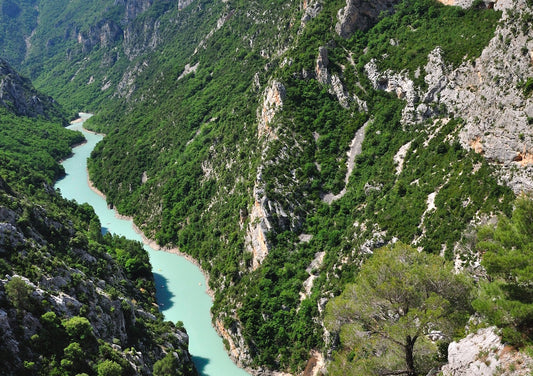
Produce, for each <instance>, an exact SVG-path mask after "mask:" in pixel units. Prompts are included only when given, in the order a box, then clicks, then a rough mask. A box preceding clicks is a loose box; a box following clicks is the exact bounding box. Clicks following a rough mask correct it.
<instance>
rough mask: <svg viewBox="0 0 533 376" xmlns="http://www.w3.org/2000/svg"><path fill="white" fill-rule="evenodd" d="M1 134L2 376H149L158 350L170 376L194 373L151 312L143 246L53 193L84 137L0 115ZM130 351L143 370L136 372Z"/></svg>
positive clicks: (170, 329) (171, 328) (169, 328)
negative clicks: (169, 361)
mask: <svg viewBox="0 0 533 376" xmlns="http://www.w3.org/2000/svg"><path fill="white" fill-rule="evenodd" d="M18 90H20V91H23V89H22V88H18ZM0 134H1V137H0V216H1V220H0V221H1V226H0V274H1V275H2V276H3V277H4V276H7V277H6V278H7V279H5V280H2V281H1V282H0V310H1V311H2V315H3V316H2V317H3V325H2V338H3V340H2V343H0V363H1V364H2V369H1V370H0V374H2V375H76V374H80V373H85V374H87V375H112V374H113V375H123V376H124V375H134V374H150V373H151V366H152V365H154V364H155V363H156V362H157V361H158V360H161V359H163V358H164V357H165V354H166V352H169V353H172V352H176V353H177V354H179V356H180V359H181V360H180V361H179V362H174V363H173V364H174V365H175V367H174V368H173V371H172V373H171V374H172V375H193V374H196V372H195V370H194V366H193V365H192V362H190V361H186V357H185V351H186V346H185V345H183V344H182V343H181V342H180V340H179V338H178V337H177V336H176V335H175V334H174V332H176V331H177V330H181V329H182V328H181V327H180V326H181V325H179V324H178V326H176V325H174V324H173V323H170V322H164V321H163V316H162V315H161V314H160V313H159V310H158V307H157V304H156V300H155V283H154V279H153V276H152V272H151V265H150V263H149V259H148V255H147V253H146V251H145V250H144V248H143V246H142V244H140V243H138V242H132V241H129V240H126V239H124V238H120V237H118V236H113V235H110V234H106V235H105V236H102V233H101V227H100V222H99V220H98V217H97V216H96V214H95V213H94V211H93V209H92V208H91V207H90V206H89V205H88V204H83V205H78V204H77V203H75V202H72V201H67V200H64V199H63V198H61V196H60V194H59V193H58V192H56V191H54V189H53V188H52V185H53V183H54V181H55V180H56V179H57V178H58V177H60V176H61V174H62V173H64V171H63V169H62V167H61V166H60V165H59V161H60V160H61V159H63V158H66V157H68V155H69V154H70V153H71V147H72V146H73V145H75V144H78V143H80V142H82V141H84V138H83V136H82V135H81V134H80V133H79V132H72V131H70V130H67V129H65V128H63V126H62V125H61V122H52V121H49V120H45V119H44V118H42V117H37V118H27V117H22V116H17V115H14V114H13V113H11V112H9V111H8V110H7V109H5V108H0ZM102 320H103V321H107V322H106V325H105V326H102ZM114 320H118V321H119V322H121V320H122V322H123V325H124V329H125V332H124V333H123V334H122V335H121V334H120V326H117V327H116V328H114V327H113V322H114ZM29 323H31V324H29ZM119 336H120V339H119V338H117V337H119ZM113 346H114V347H113ZM138 350H139V351H142V353H143V358H144V362H145V363H146V366H144V368H143V369H135V368H134V365H135V366H136V365H138V361H137V360H136V359H135V358H134V357H133V355H134V354H135V353H136V352H137V351H138ZM132 364H133V365H132ZM167 374H168V373H167Z"/></svg>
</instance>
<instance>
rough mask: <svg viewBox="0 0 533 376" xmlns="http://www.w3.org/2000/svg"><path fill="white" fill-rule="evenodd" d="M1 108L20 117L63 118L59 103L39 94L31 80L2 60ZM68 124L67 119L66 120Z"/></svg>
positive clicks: (0, 71) (0, 61) (0, 68)
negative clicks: (58, 106) (58, 107)
mask: <svg viewBox="0 0 533 376" xmlns="http://www.w3.org/2000/svg"><path fill="white" fill-rule="evenodd" d="M0 106H2V107H6V108H7V109H9V110H10V111H12V112H14V113H15V114H16V115H20V116H29V117H36V116H44V117H46V118H52V117H55V116H61V115H60V111H59V110H57V103H56V102H55V101H54V100H53V99H52V98H51V97H48V96H46V95H43V94H41V93H39V92H38V91H37V90H35V88H34V87H33V85H32V84H31V82H30V80H28V79H27V78H25V77H22V76H20V75H19V74H18V73H17V72H16V71H15V70H14V69H13V68H12V67H11V66H10V65H9V64H8V62H7V61H5V60H4V59H2V58H0ZM61 117H62V116H61ZM64 122H65V123H66V119H64Z"/></svg>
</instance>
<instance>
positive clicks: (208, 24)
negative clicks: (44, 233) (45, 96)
mask: <svg viewBox="0 0 533 376" xmlns="http://www.w3.org/2000/svg"><path fill="white" fill-rule="evenodd" d="M12 3H13V4H15V2H12ZM34 3H38V5H39V6H38V8H31V7H29V6H26V5H22V4H15V5H13V6H8V2H6V1H3V3H2V4H3V5H2V9H3V13H2V17H3V18H2V19H1V20H2V26H3V27H4V28H8V27H15V26H13V25H18V26H17V27H19V30H21V33H22V34H23V38H19V39H17V38H14V37H13V38H9V37H4V39H2V40H1V41H0V47H1V51H3V52H5V54H6V56H7V57H8V60H10V61H13V62H14V64H16V65H17V67H18V68H19V69H21V70H22V71H23V72H26V73H27V74H28V75H29V76H30V77H31V78H32V79H34V81H35V83H36V85H38V87H39V88H41V89H43V90H46V92H47V93H50V94H52V95H53V96H54V98H56V99H57V100H58V101H59V102H60V103H61V104H63V105H65V106H66V107H67V108H69V110H74V109H77V110H85V111H94V112H95V113H96V115H95V116H94V117H93V118H91V121H90V122H89V126H90V127H91V128H92V129H94V130H98V131H100V132H103V133H105V134H106V135H107V136H106V137H105V139H104V141H102V142H101V143H100V144H99V145H98V146H97V147H96V148H95V150H94V152H93V154H92V156H91V159H90V163H89V169H90V175H91V179H92V180H93V181H94V183H95V184H96V186H97V187H98V188H99V189H100V190H102V191H103V192H105V193H106V195H107V198H108V200H109V202H110V203H112V204H113V205H114V206H115V207H116V208H117V209H118V210H119V211H120V212H121V213H122V214H125V215H130V216H132V217H133V218H134V221H135V223H136V224H137V226H138V227H139V228H140V229H142V231H143V232H144V233H145V234H146V235H147V236H148V237H149V238H152V239H155V240H156V241H157V242H158V243H159V244H160V245H161V246H166V247H179V249H180V250H181V251H182V252H185V253H187V254H189V255H191V256H193V257H194V258H195V259H197V260H198V262H199V263H200V264H201V266H202V268H203V269H204V270H205V271H206V272H207V273H208V274H209V276H210V279H209V282H210V287H211V288H212V289H213V290H214V291H215V302H214V307H213V319H214V322H215V325H216V326H217V328H218V329H219V331H220V332H221V333H223V334H224V337H225V343H226V345H227V348H228V351H229V352H230V354H231V355H232V357H233V358H234V359H235V360H236V361H238V362H239V363H240V364H241V365H243V366H247V367H250V368H251V369H253V370H255V371H256V372H257V373H261V372H270V371H274V370H282V371H288V372H293V373H299V372H302V371H303V370H304V369H305V368H306V366H308V369H309V368H313V367H312V366H313V364H314V363H315V362H316V360H317V359H318V360H319V359H320V358H322V357H324V358H326V360H330V361H331V362H330V363H328V364H330V372H331V373H332V374H337V373H340V372H341V371H340V370H341V369H345V370H351V371H350V372H352V374H363V373H361V372H369V373H371V374H372V372H376V368H375V367H381V366H383V365H380V364H377V363H375V362H374V361H373V360H372V359H370V360H368V362H367V361H362V360H361V359H363V358H364V357H365V356H367V355H368V354H371V353H375V352H376V351H377V352H379V351H380V350H376V349H375V348H372V346H371V345H372V344H373V342H372V341H370V340H369V341H368V343H369V347H368V348H367V347H364V348H355V345H354V343H356V342H357V341H355V340H354V337H353V336H352V337H350V335H354V333H356V334H357V333H359V334H357V335H360V332H361V331H362V330H369V329H368V325H369V324H368V322H366V321H362V324H361V322H359V324H360V325H362V326H354V325H351V322H349V320H348V321H346V322H341V321H342V320H341V318H338V320H337V322H335V320H336V319H337V318H335V317H333V318H332V315H333V316H334V315H335V314H336V313H335V312H338V311H335V307H336V302H337V303H338V302H344V297H347V296H348V297H349V296H352V295H350V294H351V292H352V291H357V289H356V287H357V286H360V285H364V281H362V280H361V278H360V277H358V273H359V270H360V268H361V270H363V272H362V273H363V274H362V275H365V274H364V273H365V272H364V270H368V269H370V270H372V268H375V267H376V265H375V264H372V261H368V262H370V264H366V262H367V261H365V260H367V259H369V260H372V256H370V255H371V254H373V253H374V251H375V250H377V249H380V248H382V247H383V246H390V245H391V244H393V243H398V247H399V248H401V247H404V248H405V249H408V250H410V249H417V250H419V251H421V252H425V253H427V254H431V255H434V256H435V257H438V260H441V261H442V262H443V263H446V264H447V265H452V264H453V265H454V266H455V270H462V271H463V272H465V273H466V274H468V275H469V277H464V278H465V280H467V282H465V285H468V289H467V290H468V291H472V295H471V296H469V299H468V301H467V302H466V303H464V302H462V303H461V304H459V300H458V299H456V300H455V301H452V302H451V303H450V305H448V303H446V304H444V303H443V301H441V300H431V301H430V303H431V304H429V303H428V304H429V305H425V306H424V307H431V312H433V313H434V312H436V311H438V312H441V311H439V310H441V309H442V312H446V315H447V317H452V316H453V315H455V314H456V313H457V312H458V311H461V312H460V315H459V314H458V316H453V317H455V318H456V319H457V320H456V321H455V323H456V324H457V323H458V324H461V325H459V326H458V327H453V328H451V326H448V327H446V328H445V327H444V325H446V324H445V323H444V321H446V320H444V321H440V317H439V318H438V319H437V318H436V317H435V316H431V315H429V316H428V317H430V318H432V319H431V320H433V321H431V320H430V321H429V324H428V325H427V326H424V329H423V330H422V329H420V330H421V331H420V332H417V333H418V334H415V335H414V336H416V337H417V338H418V337H420V336H424V341H422V340H420V341H419V342H417V343H419V344H420V343H423V344H424V351H423V352H422V353H420V354H421V355H420V356H421V358H417V360H416V362H418V361H420V362H422V363H424V359H426V360H427V359H429V358H431V359H432V361H431V362H426V363H425V365H426V366H429V365H431V366H432V367H433V366H434V367H440V366H441V365H442V364H444V363H446V361H447V359H446V351H444V350H442V349H447V345H448V344H449V343H450V342H452V341H453V340H457V339H460V338H461V337H464V336H465V335H466V334H467V333H465V329H464V328H465V326H464V325H465V324H466V320H467V319H468V317H469V316H470V315H472V314H474V312H475V311H476V310H477V311H478V314H479V315H480V317H481V319H480V322H479V323H478V325H470V326H469V327H470V328H471V330H472V331H474V330H475V329H477V328H479V327H482V326H483V325H489V324H496V325H499V326H500V327H504V328H508V329H506V330H504V332H506V333H507V334H505V333H504V336H503V338H504V340H506V341H509V343H512V344H513V345H516V346H527V345H528V344H530V343H531V332H530V329H529V328H530V327H531V326H530V325H529V324H530V323H531V322H532V321H531V317H532V316H531V313H530V310H529V308H523V309H519V311H520V312H516V311H515V312H514V313H512V314H510V317H512V318H513V319H509V320H507V321H506V320H503V319H502V317H503V316H504V315H505V314H504V313H502V314H501V316H499V315H491V314H490V313H489V311H490V309H487V303H486V302H487V300H486V299H483V296H484V297H485V298H486V297H487V296H491V294H492V293H494V291H495V290H494V289H495V288H496V287H494V285H492V286H493V287H490V288H489V287H487V289H485V287H483V288H484V289H485V290H480V289H479V288H480V287H482V286H485V285H484V284H483V283H479V282H477V281H480V280H481V281H483V279H484V278H485V277H486V276H487V273H489V274H490V275H492V277H491V279H494V278H500V277H501V278H504V279H505V276H504V275H503V274H505V273H503V274H502V273H500V271H498V270H497V268H496V269H495V268H494V263H493V262H492V261H490V260H488V261H483V263H481V266H480V260H481V255H482V254H484V253H486V249H485V248H483V247H481V248H479V247H477V244H478V243H477V241H476V240H474V239H476V232H477V227H478V226H480V225H486V224H491V223H495V222H496V221H497V218H499V216H501V217H502V218H507V217H511V215H512V214H513V208H514V207H515V206H516V205H517V204H516V201H515V200H516V196H517V195H519V194H522V193H525V194H528V193H530V192H531V191H532V190H533V178H532V176H533V175H532V174H533V167H532V160H533V159H532V158H531V151H530V150H531V149H532V146H533V133H532V132H531V125H532V124H533V121H532V119H533V100H532V90H531V88H532V82H533V81H532V80H533V79H532V77H533V66H532V61H533V34H532V29H531V23H532V21H533V4H532V3H531V1H529V0H498V1H466V0H465V1H459V0H458V1H456V2H453V1H442V2H439V1H436V0H416V1H402V0H379V1H374V2H366V1H359V0H331V1H321V0H303V1H283V0H270V1H240V0H227V1H216V0H193V1H178V2H173V1H167V0H160V1H157V0H153V1H151V0H131V1H128V0H125V1H110V0H100V1H95V2H79V1H74V0H70V1H68V0H63V1H62V5H63V7H59V8H57V7H56V6H55V5H54V4H55V3H56V2H52V1H48V0H40V1H38V0H35V1H34ZM442 3H446V5H444V4H442ZM450 3H452V4H450ZM9 4H11V3H9ZM453 4H456V6H451V5H453ZM15 8H16V9H18V10H16V11H15V10H14V9H15ZM31 9H36V10H34V11H32V10H31ZM55 9H61V11H60V12H58V11H54V10H55ZM8 11H9V12H11V13H9V12H8ZM7 19H9V22H7V21H5V20H7ZM37 19H38V20H39V22H37V21H36V20H37ZM52 25H53V27H52ZM21 41H23V42H24V43H22V42H21ZM515 213H516V211H515ZM513 215H514V214H513ZM512 218H514V216H513V217H512ZM503 221H505V220H503ZM498 229H499V227H497V228H496V230H492V231H495V232H493V233H490V234H494V233H501V232H500V230H498ZM483 231H488V230H482V232H481V235H480V237H482V238H484V236H485V235H483V234H486V233H484V232H483ZM487 236H489V235H487ZM490 236H492V235H490ZM495 238H496V239H495V240H496V241H498V236H495ZM480 244H484V243H480ZM527 244H529V243H528V241H525V240H524V241H523V242H522V243H521V245H524V247H523V250H521V251H520V253H524V252H525V250H526V249H527V247H528V246H527ZM512 247H515V248H517V249H521V248H520V247H517V246H512V245H509V244H507V243H506V244H505V245H504V246H502V249H509V248H512ZM384 249H385V251H384V252H386V250H389V251H390V252H392V251H393V250H394V249H395V248H394V247H388V248H384ZM380 252H381V251H380ZM502 252H503V251H502ZM496 253H498V252H496ZM428 257H429V256H428ZM432 257H433V256H431V257H429V259H431V260H433V261H431V262H429V261H425V259H424V261H423V262H422V264H423V265H426V266H427V265H433V264H434V259H432ZM362 265H363V266H362ZM364 265H370V266H366V267H365V266H364ZM416 265H417V267H418V264H416ZM366 268H368V269H366ZM517 268H518V269H520V267H517ZM444 269H446V270H448V269H450V270H451V266H446V268H444ZM408 270H409V269H408ZM417 270H418V269H417ZM424 273H425V272H424ZM424 273H422V272H420V275H426V274H424ZM450 273H451V272H450ZM517 273H518V272H517ZM518 274H520V273H518ZM430 275H431V274H430ZM451 275H453V273H452V274H451ZM496 276H497V277H496ZM470 277H473V278H474V281H476V282H471V281H470V280H469V278H470ZM446 278H448V279H450V278H451V277H449V276H447V277H446ZM525 278H526V280H528V281H530V279H528V278H529V277H525ZM502 283H504V282H502ZM506 283H511V281H507V282H506ZM471 284H472V285H471ZM354 286H355V287H354ZM514 287H516V286H514ZM514 287H511V289H512V288H514ZM498 288H501V286H500V287H498ZM504 290H505V288H504ZM424 291H426V290H424ZM479 291H485V292H483V293H480V294H481V295H482V296H481V298H479V297H478V299H481V300H476V294H478V293H479ZM426 292H427V294H429V295H431V294H432V293H435V294H437V295H439V294H440V295H439V299H444V300H449V299H452V298H450V296H449V295H446V294H444V293H443V294H441V292H443V290H442V289H441V290H439V291H434V290H431V289H427V291H426ZM511 295H512V294H511ZM519 295H520V294H519ZM527 296H528V295H527V294H524V295H521V296H519V299H518V300H520V301H521V303H520V304H525V305H526V306H527V307H529V305H530V303H531V301H530V300H529V301H528V298H527ZM336 297H337V298H336ZM515 297H516V296H515ZM453 299H455V298H453ZM453 299H452V300H453ZM511 300H512V299H511ZM329 301H331V302H332V303H329V304H328V302H329ZM472 301H477V302H478V303H474V304H473V306H470V304H471V302H472ZM417 302H419V303H420V302H426V300H424V299H422V300H420V299H419V300H417ZM437 303H438V304H437ZM441 303H442V304H441ZM343 304H344V303H343ZM424 304H426V303H423V304H422V305H424ZM465 304H466V307H465ZM510 305H512V304H510ZM510 305H505V304H503V305H501V306H500V308H501V309H502V310H503V311H501V312H504V311H509V310H511V311H512V309H510V308H509V306H510ZM326 307H328V308H326ZM450 307H452V309H451V310H450V309H449V308H450ZM457 307H460V308H461V310H458V309H457ZM521 307H522V306H521ZM463 308H464V311H462V309H463ZM421 309H422V308H421ZM345 311H346V310H345ZM348 312H351V311H350V310H348ZM355 312H358V311H357V310H356V311H355ZM450 315H451V316H450ZM400 316H402V315H400ZM326 317H327V320H326V321H327V322H328V323H329V324H326V325H325V324H324V320H325V319H326ZM515 319H516V321H515ZM346 320H347V319H346ZM332 322H333V324H331V323H332ZM412 322H417V321H416V320H414V321H412ZM437 322H438V323H439V324H438V325H441V326H442V327H441V328H439V327H438V325H437ZM446 322H447V323H448V324H449V322H450V321H449V320H448V321H446ZM518 322H519V323H518ZM348 323H350V325H345V324H348ZM359 324H358V325H359ZM365 325H366V326H365ZM432 325H433V326H432ZM509 328H511V329H509ZM444 329H447V330H444ZM448 329H449V330H448ZM451 329H453V330H451ZM431 331H441V332H442V333H445V334H443V336H442V337H439V338H438V340H429V339H428V338H429V337H427V336H426V335H427V334H428V333H429V332H431ZM516 333H519V334H516ZM358 338H360V337H358ZM412 343H413V346H414V343H415V341H414V340H413V341H412ZM365 354H366V355H365ZM416 356H418V353H417V355H413V357H415V358H416ZM426 357H428V358H426ZM350 362H352V364H353V367H352V366H349V363H350ZM416 362H415V360H414V359H413V364H412V365H408V366H407V368H408V372H406V373H405V374H419V373H421V372H422V369H421V368H417V367H418V365H417V364H415V363H416ZM400 363H401V362H400ZM398 364H399V363H398V361H397V359H395V358H394V359H393V357H391V358H390V363H388V364H386V366H383V367H385V368H386V372H399V368H395V367H396V366H398ZM367 366H368V367H367ZM325 367H326V368H327V367H328V366H327V365H326V366H325ZM361 367H363V368H361ZM364 367H367V368H364ZM398 367H400V366H398ZM393 368H394V369H393ZM316 369H317V368H316V367H315V371H316ZM382 371H383V369H382ZM424 371H428V370H426V369H424ZM347 372H348V371H347ZM383 372H385V371H383Z"/></svg>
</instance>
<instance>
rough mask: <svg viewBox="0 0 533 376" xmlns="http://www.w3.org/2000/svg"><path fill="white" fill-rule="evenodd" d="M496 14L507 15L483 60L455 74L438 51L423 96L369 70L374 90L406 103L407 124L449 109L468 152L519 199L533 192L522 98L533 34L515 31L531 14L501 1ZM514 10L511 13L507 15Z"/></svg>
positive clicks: (399, 77)
mask: <svg viewBox="0 0 533 376" xmlns="http://www.w3.org/2000/svg"><path fill="white" fill-rule="evenodd" d="M461 4H463V3H461ZM458 5H459V4H458ZM463 5H465V6H466V3H465V4H463ZM494 8H495V9H497V10H503V11H504V12H503V17H502V22H501V24H500V25H499V26H498V27H497V28H496V32H495V34H494V37H493V39H492V40H491V41H490V43H489V45H488V46H487V47H486V48H485V49H484V50H483V52H482V54H481V56H480V57H479V58H477V59H476V60H475V61H474V62H469V61H465V62H464V63H462V64H461V65H460V66H459V67H457V68H453V67H451V66H449V65H447V63H446V62H445V61H444V59H443V57H442V54H443V51H442V49H441V48H440V47H436V48H435V49H434V50H433V51H432V52H431V53H430V54H429V55H428V63H427V65H426V66H425V67H424V71H425V74H426V75H425V76H424V80H425V82H426V84H427V88H426V89H424V90H422V89H421V88H418V87H416V86H415V85H414V83H413V81H412V80H411V79H409V77H408V76H407V75H406V74H402V73H401V72H392V71H389V70H387V71H385V72H380V71H379V70H378V68H377V65H376V63H375V61H370V62H369V63H368V64H367V65H366V66H365V70H366V73H367V75H368V78H369V79H370V81H371V82H372V84H373V86H374V88H376V89H380V90H385V91H388V92H392V93H395V94H396V95H397V96H398V98H403V99H405V101H406V107H405V109H404V110H403V122H404V123H405V124H409V123H413V122H420V121H423V120H425V119H428V118H430V117H433V116H436V115H439V111H440V109H442V108H445V109H446V111H448V112H449V113H451V114H453V115H454V116H456V117H460V118H462V119H464V120H465V126H464V127H463V128H462V129H461V130H460V132H459V140H460V142H461V144H462V146H463V147H464V148H466V149H473V150H474V151H475V152H477V153H482V154H483V155H484V156H485V158H486V159H487V160H488V161H489V162H492V163H493V165H494V166H496V167H497V169H499V177H500V179H501V181H502V182H505V183H506V184H507V185H509V186H510V187H511V188H512V189H513V190H514V191H515V193H520V192H523V191H526V192H531V191H533V178H532V176H533V135H532V134H531V119H532V118H533V98H532V96H529V97H526V96H525V95H524V93H523V91H522V89H521V84H522V83H523V82H524V78H525V77H532V76H533V57H532V56H533V55H532V53H533V31H532V29H531V28H525V27H516V20H517V18H518V19H519V18H520V17H521V14H522V13H531V12H532V10H531V9H530V8H528V7H527V6H526V4H525V0H515V1H511V0H500V1H497V2H496V3H495V4H494ZM511 8H512V12H507V11H506V10H507V9H511ZM513 12H515V13H513Z"/></svg>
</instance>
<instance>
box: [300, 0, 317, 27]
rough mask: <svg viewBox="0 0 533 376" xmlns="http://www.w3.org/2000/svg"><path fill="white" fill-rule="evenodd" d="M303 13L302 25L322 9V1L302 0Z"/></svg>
mask: <svg viewBox="0 0 533 376" xmlns="http://www.w3.org/2000/svg"><path fill="white" fill-rule="evenodd" d="M303 10H304V14H303V15H302V25H305V24H307V23H308V22H309V21H310V20H312V19H313V18H315V17H316V16H318V13H320V11H321V10H322V1H320V0H314V1H313V0H311V1H307V0H304V2H303Z"/></svg>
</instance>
